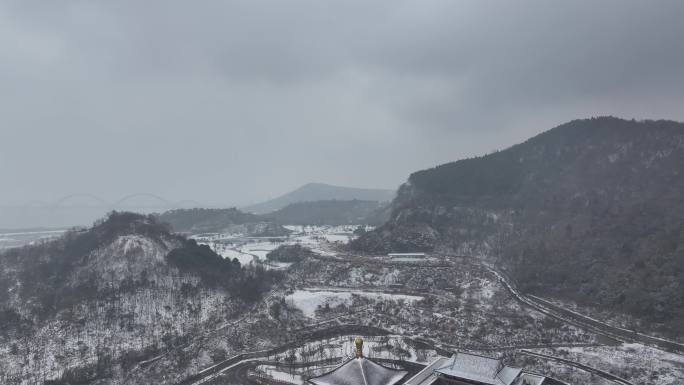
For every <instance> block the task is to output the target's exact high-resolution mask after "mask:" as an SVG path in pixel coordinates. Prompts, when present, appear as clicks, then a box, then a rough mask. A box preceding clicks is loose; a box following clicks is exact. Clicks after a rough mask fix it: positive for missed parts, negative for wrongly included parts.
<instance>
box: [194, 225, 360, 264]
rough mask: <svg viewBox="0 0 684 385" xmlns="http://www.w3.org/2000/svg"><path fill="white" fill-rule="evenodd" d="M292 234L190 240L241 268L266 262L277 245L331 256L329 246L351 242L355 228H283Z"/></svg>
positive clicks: (209, 237) (207, 235)
mask: <svg viewBox="0 0 684 385" xmlns="http://www.w3.org/2000/svg"><path fill="white" fill-rule="evenodd" d="M284 227H285V228H287V229H288V230H290V231H292V233H291V234H290V235H289V236H287V237H274V238H244V237H242V236H237V235H236V234H200V235H197V236H194V237H193V238H194V239H195V240H196V241H197V242H198V243H200V244H205V245H208V246H209V247H211V248H212V250H214V251H215V252H216V253H217V254H219V255H221V256H223V257H224V258H230V259H233V258H237V259H238V261H240V263H241V264H242V265H246V264H250V263H254V262H255V261H256V262H259V263H264V262H266V261H267V258H266V255H267V254H268V253H269V252H271V251H273V250H275V249H276V248H278V247H279V246H281V245H294V244H299V245H302V246H305V247H307V248H309V249H311V250H312V251H314V252H315V253H318V254H321V255H326V256H334V255H335V253H334V252H332V251H331V246H332V245H334V244H340V243H347V242H349V241H350V240H352V239H353V237H354V235H353V232H354V230H356V229H357V228H358V226H349V225H348V226H284ZM269 265H270V267H271V268H274V267H275V268H287V266H289V264H278V263H269Z"/></svg>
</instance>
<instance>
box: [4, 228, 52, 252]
mask: <svg viewBox="0 0 684 385" xmlns="http://www.w3.org/2000/svg"><path fill="white" fill-rule="evenodd" d="M64 231H65V230H44V231H42V230H41V231H7V232H0V250H3V249H9V248H12V247H20V246H24V245H30V244H34V243H36V242H40V241H44V240H48V239H52V238H56V237H59V236H60V235H62V234H64Z"/></svg>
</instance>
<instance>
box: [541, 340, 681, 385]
mask: <svg viewBox="0 0 684 385" xmlns="http://www.w3.org/2000/svg"><path fill="white" fill-rule="evenodd" d="M537 351H539V352H540V353H544V354H549V355H554V356H558V357H562V358H565V359H569V360H572V361H575V362H580V363H583V364H586V365H589V366H592V367H594V368H597V369H601V370H603V371H607V372H610V373H613V374H615V375H618V376H620V377H623V378H625V379H628V380H630V381H632V382H633V383H635V384H658V385H679V384H684V357H683V356H680V355H677V354H672V353H667V352H663V351H662V350H658V349H653V348H650V347H648V346H644V345H642V344H622V345H618V346H594V347H572V348H562V349H560V348H559V349H538V350H537Z"/></svg>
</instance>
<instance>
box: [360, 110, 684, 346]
mask: <svg viewBox="0 0 684 385" xmlns="http://www.w3.org/2000/svg"><path fill="white" fill-rule="evenodd" d="M683 165H684V124H682V123H677V122H672V121H662V120H661V121H633V120H632V121H627V120H622V119H617V118H612V117H604V118H594V119H586V120H576V121H572V122H569V123H566V124H563V125H561V126H559V127H556V128H554V129H552V130H550V131H547V132H545V133H543V134H540V135H538V136H536V137H534V138H532V139H530V140H528V141H526V142H524V143H521V144H518V145H516V146H513V147H511V148H508V149H506V150H503V151H500V152H496V153H493V154H490V155H487V156H483V157H478V158H472V159H465V160H461V161H457V162H453V163H448V164H445V165H441V166H438V167H435V168H433V169H429V170H423V171H419V172H416V173H414V174H412V175H411V176H410V177H409V179H408V181H407V183H405V184H404V185H403V186H402V187H401V188H400V190H399V193H398V196H397V198H396V199H395V200H394V202H393V203H392V214H391V217H390V220H389V221H388V222H387V223H386V224H385V225H384V226H382V227H381V228H379V229H377V230H376V231H374V232H371V233H369V234H367V235H365V236H363V237H361V238H360V239H359V240H357V241H356V242H354V243H353V244H352V247H354V248H356V249H361V250H366V251H375V252H385V251H389V250H394V251H407V250H431V249H435V248H437V249H445V250H450V251H452V252H456V253H461V254H470V255H481V256H484V257H487V258H491V259H495V260H496V261H498V263H500V264H501V265H502V266H505V267H506V268H507V269H508V270H509V271H510V272H511V274H512V275H513V276H514V277H515V278H516V279H517V281H518V282H519V283H520V284H521V286H522V287H523V289H525V290H527V291H529V292H532V293H543V294H552V295H554V296H558V297H561V298H567V299H572V300H575V301H578V302H580V303H583V304H587V305H592V306H601V307H605V308H610V309H613V310H617V311H622V312H627V313H631V314H635V315H638V316H640V317H643V318H645V319H648V320H649V321H650V322H651V323H652V324H653V326H654V327H662V328H663V329H664V330H670V331H672V330H679V332H680V333H681V332H682V331H684V328H683V327H682V325H684V194H683V192H684V169H683V168H682V167H683Z"/></svg>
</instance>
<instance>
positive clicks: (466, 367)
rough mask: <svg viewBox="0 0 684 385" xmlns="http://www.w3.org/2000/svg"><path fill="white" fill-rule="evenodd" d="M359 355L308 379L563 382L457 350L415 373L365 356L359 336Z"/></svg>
mask: <svg viewBox="0 0 684 385" xmlns="http://www.w3.org/2000/svg"><path fill="white" fill-rule="evenodd" d="M355 343H356V357H355V358H352V359H350V360H348V361H346V362H345V363H344V364H342V365H340V366H338V367H337V368H335V369H333V370H332V371H330V372H328V373H325V374H323V375H321V376H318V377H314V378H311V379H310V380H309V382H310V383H312V384H313V385H399V384H402V385H562V383H561V382H559V381H557V380H554V379H551V378H547V377H544V376H541V375H538V374H534V373H530V372H526V371H524V370H523V369H521V368H514V367H511V366H506V365H504V364H503V361H502V360H501V359H497V358H490V357H485V356H481V355H477V354H472V353H464V352H457V353H455V354H454V355H453V356H452V357H449V358H447V357H441V358H438V359H437V360H435V361H434V362H432V363H431V364H430V365H428V366H427V367H425V368H424V369H423V370H421V371H420V372H418V373H417V374H415V375H414V376H412V377H410V378H408V379H406V377H407V375H408V372H406V371H404V370H398V369H393V368H389V367H386V366H383V365H381V364H378V363H376V362H374V361H372V360H370V359H368V358H366V357H364V355H363V340H361V338H357V339H356V341H355Z"/></svg>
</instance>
